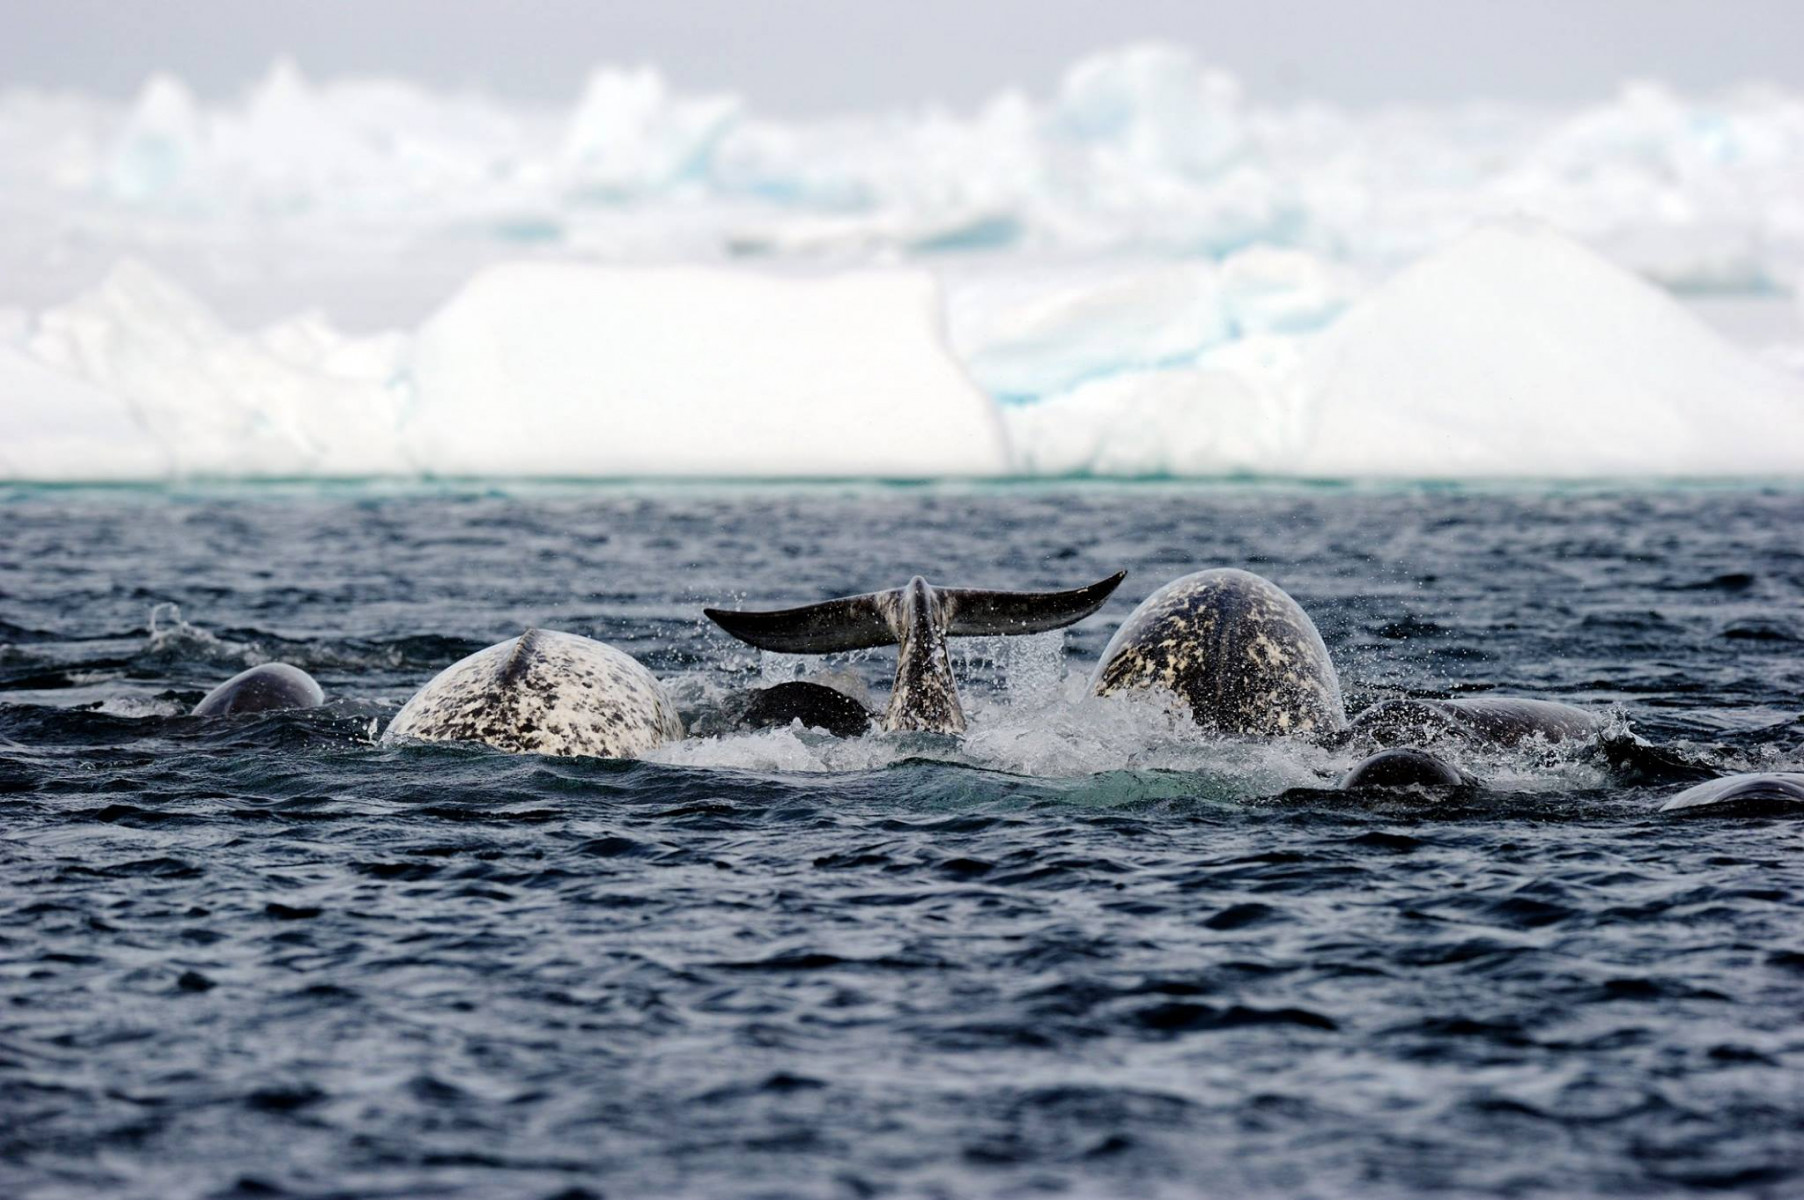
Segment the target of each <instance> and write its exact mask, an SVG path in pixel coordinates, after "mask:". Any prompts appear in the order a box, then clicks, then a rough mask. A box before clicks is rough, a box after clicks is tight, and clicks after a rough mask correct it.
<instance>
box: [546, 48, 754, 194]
mask: <svg viewBox="0 0 1804 1200" xmlns="http://www.w3.org/2000/svg"><path fill="white" fill-rule="evenodd" d="M739 112H740V102H739V100H738V98H737V97H734V96H705V97H699V98H695V99H678V98H675V97H672V96H671V95H670V91H669V88H668V87H667V86H666V85H665V83H664V77H663V76H662V75H660V74H659V73H658V72H657V71H656V70H654V69H653V68H651V67H640V68H639V69H637V70H632V71H619V70H605V69H604V70H599V71H596V72H594V73H593V74H592V75H590V76H589V81H588V84H587V86H586V87H585V88H584V89H583V95H582V99H581V100H579V101H578V102H577V105H576V111H575V113H574V114H573V115H572V116H571V118H570V127H569V129H568V130H567V131H566V133H565V135H564V145H563V151H562V166H563V169H564V172H565V173H566V175H567V176H568V177H569V179H570V180H571V184H572V186H573V187H574V188H575V189H577V190H578V191H580V192H584V193H587V194H590V195H594V196H599V197H603V198H606V197H629V196H636V195H639V194H641V193H645V192H655V191H659V190H662V189H666V188H669V187H672V186H674V185H676V184H678V183H680V182H683V181H690V182H697V183H705V182H706V176H707V174H708V160H709V155H710V154H711V153H712V151H713V149H714V147H715V145H716V144H717V143H718V142H719V141H720V139H721V137H722V135H723V134H725V132H726V131H727V130H728V129H729V128H730V127H731V125H732V123H733V121H734V120H735V119H736V118H737V117H738V116H739Z"/></svg>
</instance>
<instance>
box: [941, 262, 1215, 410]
mask: <svg viewBox="0 0 1804 1200" xmlns="http://www.w3.org/2000/svg"><path fill="white" fill-rule="evenodd" d="M950 315H951V328H952V344H953V347H954V348H955V349H956V350H957V351H958V353H959V357H960V358H961V359H963V360H964V362H965V365H966V366H967V367H968V368H969V369H970V371H971V374H972V376H973V377H974V378H975V379H976V380H977V382H978V383H979V384H981V385H982V386H983V387H984V388H985V389H986V390H988V391H989V392H991V393H992V394H994V395H997V396H1003V397H1013V398H1033V397H1039V396H1044V395H1048V394H1050V393H1055V392H1060V391H1063V390H1065V389H1067V388H1069V387H1071V386H1073V385H1074V384H1077V383H1078V382H1080V381H1082V380H1085V379H1090V378H1093V377H1096V376H1100V375H1109V374H1114V373H1117V372H1121V371H1125V370H1132V369H1136V368H1139V369H1145V368H1149V367H1157V366H1162V365H1167V364H1170V363H1174V362H1182V361H1185V360H1188V359H1191V358H1194V357H1195V356H1196V355H1197V354H1198V353H1200V352H1201V351H1203V350H1204V349H1207V348H1208V347H1210V346H1213V345H1216V344H1217V343H1219V342H1223V341H1226V340H1227V339H1228V337H1229V336H1230V331H1229V326H1228V320H1227V315H1226V313H1225V312H1224V311H1223V305H1222V297H1221V295H1220V293H1219V289H1218V287H1217V285H1216V282H1215V279H1214V275H1213V272H1212V271H1211V270H1210V269H1209V267H1208V266H1207V265H1205V264H1201V263H1196V262H1185V263H1178V264H1174V265H1170V266H1159V267H1142V268H1138V269H1118V270H1115V271H1105V272H1102V273H1100V274H1098V273H1096V272H1090V273H1088V274H1086V273H1080V272H1070V271H1066V272H1059V273H1057V274H1054V275H1052V276H1051V277H1050V278H1045V277H1031V276H1030V277H1025V278H1006V279H1002V280H990V281H983V282H979V283H973V284H968V285H966V286H964V287H960V288H957V289H955V290H954V292H953V294H952V302H951V314H950Z"/></svg>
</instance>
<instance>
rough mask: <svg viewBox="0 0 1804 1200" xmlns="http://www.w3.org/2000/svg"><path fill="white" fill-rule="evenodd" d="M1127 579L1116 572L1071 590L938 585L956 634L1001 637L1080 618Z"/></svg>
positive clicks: (950, 627) (950, 629) (1043, 629)
mask: <svg viewBox="0 0 1804 1200" xmlns="http://www.w3.org/2000/svg"><path fill="white" fill-rule="evenodd" d="M1125 578H1127V572H1126V571H1117V572H1115V574H1113V575H1111V576H1109V577H1108V578H1107V579H1099V580H1097V581H1096V582H1095V583H1093V584H1091V585H1090V586H1088V587H1081V588H1073V589H1072V590H1070V591H1068V592H992V591H985V590H984V589H982V588H936V589H934V590H935V592H936V593H937V594H938V595H939V598H940V603H941V605H942V606H943V607H944V610H945V611H946V613H947V614H948V616H947V618H946V632H947V633H948V634H950V635H951V636H953V637H998V636H1004V635H1009V634H1022V633H1045V632H1046V631H1047V630H1049V629H1063V628H1064V627H1065V626H1067V625H1070V624H1072V623H1074V622H1076V621H1081V620H1083V619H1084V618H1085V617H1087V616H1089V615H1090V614H1091V613H1093V612H1095V611H1096V610H1097V609H1099V608H1101V607H1102V604H1103V601H1105V600H1107V599H1108V598H1109V594H1110V593H1111V592H1113V591H1114V590H1115V589H1116V588H1117V587H1119V586H1120V584H1121V581H1122V580H1123V579H1125Z"/></svg>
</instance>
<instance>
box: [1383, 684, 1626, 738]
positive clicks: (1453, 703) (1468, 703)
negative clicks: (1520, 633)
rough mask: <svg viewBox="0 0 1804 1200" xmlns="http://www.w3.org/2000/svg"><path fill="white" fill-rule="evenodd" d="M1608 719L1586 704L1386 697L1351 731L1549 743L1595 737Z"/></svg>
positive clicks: (1495, 698) (1490, 698) (1502, 698)
mask: <svg viewBox="0 0 1804 1200" xmlns="http://www.w3.org/2000/svg"><path fill="white" fill-rule="evenodd" d="M1602 728H1603V721H1602V720H1601V719H1600V718H1598V717H1597V716H1595V715H1594V714H1592V713H1588V712H1586V711H1585V710H1584V709H1582V708H1575V707H1573V706H1572V705H1570V704H1559V703H1556V702H1555V701H1552V700H1523V699H1516V698H1512V697H1506V696H1474V697H1470V698H1462V699H1458V700H1382V701H1380V702H1379V703H1377V704H1374V705H1372V706H1371V707H1370V708H1368V709H1366V710H1364V711H1363V712H1361V713H1360V714H1359V715H1358V716H1356V717H1354V718H1353V720H1352V722H1351V723H1350V724H1349V726H1348V732H1349V733H1364V734H1368V735H1370V736H1371V738H1372V739H1373V740H1374V741H1376V742H1377V743H1378V744H1379V745H1381V746H1394V745H1398V744H1399V743H1403V742H1417V741H1432V740H1435V739H1439V738H1450V739H1453V740H1457V741H1461V742H1468V743H1476V744H1484V745H1494V746H1515V745H1519V744H1521V743H1522V742H1525V741H1528V740H1529V739H1531V738H1535V737H1539V738H1541V739H1543V740H1544V741H1548V742H1564V741H1579V740H1583V739H1585V738H1588V737H1593V736H1595V735H1596V734H1597V733H1598V731H1599V730H1601V729H1602Z"/></svg>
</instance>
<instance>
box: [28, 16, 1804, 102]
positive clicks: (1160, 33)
mask: <svg viewBox="0 0 1804 1200" xmlns="http://www.w3.org/2000/svg"><path fill="white" fill-rule="evenodd" d="M1147 37H1159V38H1164V39H1169V40H1172V41H1176V42H1180V43H1183V44H1185V45H1188V46H1190V47H1192V48H1194V49H1195V50H1196V51H1197V52H1198V53H1199V54H1200V55H1201V56H1202V57H1203V58H1204V59H1206V60H1207V61H1209V62H1211V63H1213V64H1216V65H1219V66H1223V67H1226V68H1228V69H1229V70H1231V71H1233V72H1235V73H1236V74H1238V75H1240V76H1241V77H1242V78H1243V79H1244V80H1245V81H1246V83H1247V84H1248V87H1249V89H1250V91H1251V92H1252V94H1253V95H1254V96H1255V97H1257V98H1260V99H1263V100H1288V99H1295V98H1299V97H1313V98H1319V99H1325V100H1333V101H1339V102H1343V103H1348V104H1355V105H1366V104H1374V103H1382V102H1385V101H1393V100H1402V101H1443V100H1454V99H1465V98H1472V97H1488V98H1506V99H1529V100H1549V101H1573V100H1587V99H1592V98H1597V97H1600V96H1603V95H1605V94H1607V93H1609V92H1610V91H1611V90H1613V89H1614V87H1615V85H1616V84H1617V83H1618V82H1619V81H1620V80H1622V79H1624V78H1629V77H1647V76H1651V77H1656V78H1661V79H1666V80H1668V81H1671V82H1673V83H1676V84H1679V85H1681V86H1683V87H1685V88H1687V89H1691V90H1698V89H1709V88H1714V87H1719V86H1722V85H1725V84H1730V83H1734V82H1739V81H1744V80H1749V79H1762V80H1769V81H1775V82H1780V83H1785V84H1789V85H1792V86H1794V87H1804V0H1237V2H1236V3H1233V4H1219V3H1218V4H1208V3H1202V2H1199V0H1188V2H1186V0H896V2H891V0H762V2H760V0H664V2H663V3H647V2H642V0H356V2H346V0H0V86H5V85H9V84H31V85H40V86H51V87H79V88H84V89H88V90H96V91H100V92H103V93H109V94H114V95H125V94H129V93H130V92H132V91H133V90H134V89H135V88H136V87H137V86H138V84H139V83H140V81H142V79H143V78H144V76H145V75H146V74H148V73H149V72H150V71H152V70H156V69H170V70H174V71H175V72H177V73H178V74H180V75H182V76H183V77H184V78H186V79H187V80H189V81H190V82H191V83H192V84H194V85H195V86H196V87H197V88H198V89H199V90H200V91H201V93H202V94H203V95H208V96H221V95H229V94H232V93H234V92H236V91H237V90H238V89H240V88H241V87H243V85H244V84H246V83H247V82H249V81H250V80H251V79H253V78H255V77H256V76H257V75H259V74H261V72H262V71H263V69H264V67H265V66H266V65H267V64H268V62H269V61H270V59H271V58H273V57H274V56H275V55H277V54H279V53H284V52H287V53H292V54H293V55H295V56H296V57H297V58H298V59H299V61H300V63H301V65H302V67H303V68H304V69H305V70H306V71H307V72H308V73H310V74H312V75H314V76H317V77H326V76H333V75H340V74H396V75H403V76H407V77H411V78H414V79H419V80H422V81H425V82H428V83H431V84H435V85H439V86H445V87H459V86H475V87H480V88H483V89H485V90H488V91H492V92H496V93H499V94H501V95H506V96H515V97H522V98H536V99H546V100H555V101H561V102H567V101H569V100H570V99H572V98H573V97H574V96H575V95H576V93H577V90H578V88H579V86H580V83H581V80H582V77H583V75H584V74H585V73H586V72H587V70H588V69H589V68H590V67H591V66H593V65H594V64H596V63H601V62H616V63H637V62H654V63H657V64H659V65H660V66H662V67H664V68H665V70H666V72H667V73H668V74H669V75H670V76H671V77H672V78H673V79H674V80H675V81H676V82H677V83H678V84H679V85H680V86H682V87H684V88H688V89H711V90H731V91H736V92H739V93H741V94H743V95H745V96H747V97H748V98H749V99H750V100H751V102H752V103H753V105H754V107H756V108H758V109H760V110H762V111H765V112H769V113H773V114H788V115H800V114H810V113H820V112H829V111H844V110H847V109H868V108H876V107H887V106H891V105H896V104H907V103H913V102H916V101H923V100H941V101H946V102H949V103H952V104H955V105H957V106H959V107H966V106H969V105H970V104H972V103H973V102H975V101H977V100H979V99H981V98H983V97H985V96H988V95H989V94H991V93H992V92H994V91H996V90H997V89H998V88H999V87H1001V86H1004V85H1006V84H1011V83H1016V84H1023V85H1026V86H1027V87H1028V88H1029V89H1030V90H1032V91H1035V92H1044V91H1046V90H1047V89H1048V88H1050V86H1051V85H1052V83H1053V82H1054V81H1055V80H1056V79H1057V77H1058V74H1059V71H1060V70H1061V68H1063V67H1064V66H1065V65H1066V64H1067V63H1069V62H1070V61H1071V60H1073V59H1074V58H1077V57H1078V56H1080V55H1082V54H1085V53H1088V52H1090V51H1092V50H1095V49H1097V48H1099V47H1104V46H1109V45H1114V44H1118V43H1121V42H1124V41H1128V40H1132V39H1137V38H1147Z"/></svg>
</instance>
